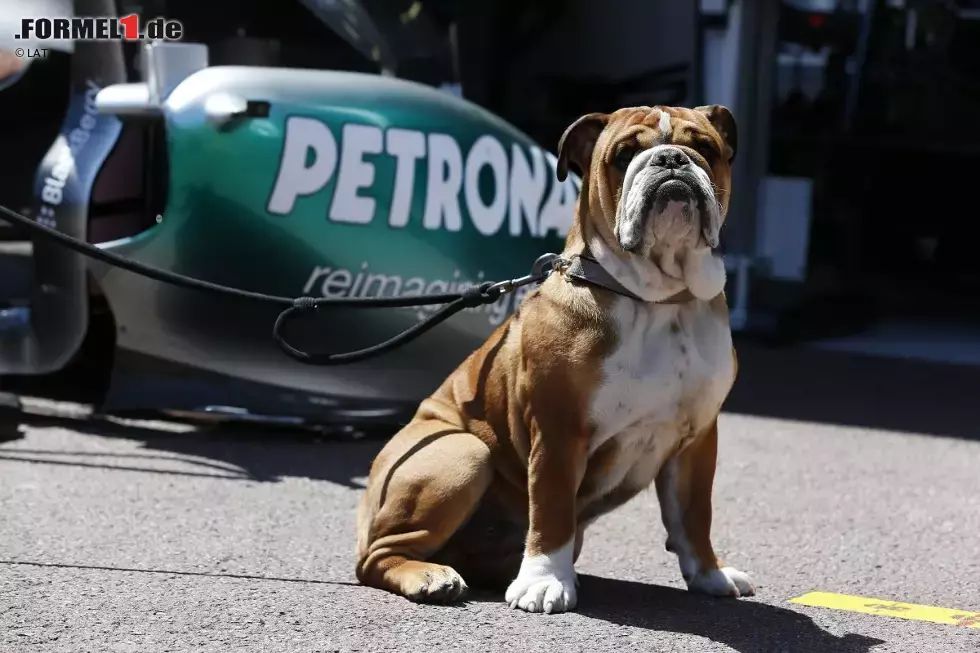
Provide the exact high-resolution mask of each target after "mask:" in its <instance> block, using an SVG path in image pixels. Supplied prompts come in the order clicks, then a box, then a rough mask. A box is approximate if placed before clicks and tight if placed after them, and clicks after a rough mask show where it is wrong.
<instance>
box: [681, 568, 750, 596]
mask: <svg viewBox="0 0 980 653" xmlns="http://www.w3.org/2000/svg"><path fill="white" fill-rule="evenodd" d="M687 588H688V589H689V590H691V591H692V592H700V593H702V594H710V595H711V596H733V597H735V598H738V597H740V596H752V595H754V594H755V586H754V585H753V584H752V579H751V578H749V575H748V574H746V573H745V572H741V571H739V570H738V569H735V568H734V567H723V568H721V569H711V570H709V571H702V572H700V573H699V574H697V575H696V576H694V578H692V579H691V580H690V581H688V583H687Z"/></svg>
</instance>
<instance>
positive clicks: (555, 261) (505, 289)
mask: <svg viewBox="0 0 980 653" xmlns="http://www.w3.org/2000/svg"><path fill="white" fill-rule="evenodd" d="M566 264H567V261H564V259H562V258H561V256H559V255H558V254H542V255H541V256H539V257H538V259H537V260H536V261H535V262H534V265H532V266H531V273H530V274H527V275H525V276H523V277H518V278H517V279H508V280H507V281H499V282H497V283H495V284H493V285H492V286H490V287H489V288H488V289H487V292H488V293H489V292H497V293H500V294H503V293H509V292H514V291H515V290H517V289H518V288H520V287H521V286H526V285H528V284H530V283H536V282H540V281H544V279H545V277H547V276H548V275H549V274H551V273H552V271H554V270H556V269H558V268H560V267H563V266H564V265H566Z"/></svg>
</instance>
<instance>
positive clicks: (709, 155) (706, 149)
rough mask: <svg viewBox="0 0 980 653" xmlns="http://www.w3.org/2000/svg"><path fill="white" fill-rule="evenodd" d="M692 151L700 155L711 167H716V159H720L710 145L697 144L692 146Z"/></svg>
mask: <svg viewBox="0 0 980 653" xmlns="http://www.w3.org/2000/svg"><path fill="white" fill-rule="evenodd" d="M692 149H693V150H694V151H695V152H697V153H698V154H700V155H701V157H702V158H703V159H704V160H705V161H706V162H707V163H708V165H709V166H710V165H714V162H715V159H716V158H717V157H718V152H716V151H715V148H714V146H713V145H709V144H708V143H695V144H694V145H692Z"/></svg>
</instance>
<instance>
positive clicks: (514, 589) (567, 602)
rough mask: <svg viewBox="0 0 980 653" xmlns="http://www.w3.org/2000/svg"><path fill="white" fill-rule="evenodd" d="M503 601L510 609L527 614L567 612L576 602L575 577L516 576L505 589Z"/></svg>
mask: <svg viewBox="0 0 980 653" xmlns="http://www.w3.org/2000/svg"><path fill="white" fill-rule="evenodd" d="M505 600H506V601H507V603H508V605H510V607H512V608H520V609H521V610H525V611H527V612H546V613H548V614H551V613H553V612H567V611H569V610H571V609H573V608H574V607H575V603H576V602H577V601H578V596H577V592H576V589H575V577H574V576H572V577H571V578H568V579H561V578H558V577H557V576H554V575H548V576H538V577H533V576H530V575H527V576H518V577H517V579H516V580H515V581H514V582H513V583H511V584H510V587H508V588H507V594H506V595H505Z"/></svg>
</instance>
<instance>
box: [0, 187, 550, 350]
mask: <svg viewBox="0 0 980 653" xmlns="http://www.w3.org/2000/svg"><path fill="white" fill-rule="evenodd" d="M0 213H3V214H4V215H5V216H6V217H5V218H4V219H5V220H7V221H9V222H13V223H16V224H19V225H21V226H23V227H25V228H27V229H28V230H29V231H31V232H33V233H35V234H38V235H41V236H42V237H44V238H47V239H48V240H51V241H54V242H56V243H58V244H60V245H62V246H64V247H67V248H68V249H71V250H74V251H76V252H78V253H79V254H82V255H84V256H87V257H89V258H93V259H95V260H97V261H102V262H103V263H106V264H108V265H111V266H114V267H117V268H121V269H123V270H127V271H129V272H132V273H134V274H138V275H140V276H143V277H147V278H148V279H153V280H155V281H159V282H161V283H167V284H170V285H173V286H178V287H180V288H187V289H189V290H201V291H205V292H210V293H214V294H218V295H227V296H230V297H237V298H240V299H250V300H254V301H260V302H267V303H270V304H278V305H279V306H285V307H286V308H285V309H284V310H283V311H282V312H281V313H280V314H279V317H278V318H276V322H275V325H274V326H273V327H272V338H273V340H275V341H276V344H277V345H279V348H280V349H282V350H283V352H285V353H286V355H287V356H289V357H290V358H292V359H293V360H296V361H299V362H301V363H306V364H308V365H344V364H348V363H355V362H357V361H362V360H365V359H367V358H372V357H374V356H378V355H380V354H383V353H385V352H387V351H390V350H392V349H394V348H396V347H400V346H401V345H404V344H407V343H408V342H410V341H412V340H414V339H415V338H418V337H419V336H421V335H422V334H423V333H425V332H426V331H428V330H429V329H432V328H433V327H435V326H437V325H438V324H440V323H442V322H444V321H446V320H447V319H449V318H450V317H452V316H453V315H455V314H456V313H458V312H460V311H462V310H463V309H465V308H473V307H476V306H482V305H485V304H492V303H494V302H495V301H497V300H498V299H499V298H500V296H501V295H503V294H505V293H510V292H513V291H515V290H517V289H518V288H520V287H521V286H526V285H528V284H531V283H536V282H539V281H542V280H544V278H545V277H546V276H548V274H549V273H550V272H551V270H552V269H553V267H554V264H555V263H556V262H557V261H558V260H559V258H560V257H559V256H558V255H557V254H545V255H543V256H541V257H539V258H538V260H537V261H535V262H534V267H533V268H532V269H531V273H530V274H528V275H526V276H523V277H519V278H517V279H510V280H508V281H501V282H498V283H493V282H492V281H487V282H484V283H482V284H480V285H479V286H475V287H472V288H468V289H467V290H464V291H463V292H455V293H440V294H433V295H418V296H412V297H296V298H293V297H280V296H277V295H267V294H264V293H259V292H252V291H250V290H241V289H239V288H230V287H228V286H222V285H220V284H216V283H211V282H210V281H202V280H201V279H194V278H192V277H187V276H184V275H182V274H177V273H176V272H168V271H167V270H161V269H160V268H155V267H152V266H149V265H144V264H143V263H140V262H138V261H134V260H132V259H128V258H125V257H123V256H119V255H118V254H114V253H112V252H107V251H105V250H103V249H99V248H98V247H95V246H94V245H91V244H89V243H86V242H83V241H81V240H78V239H77V238H72V237H71V236H69V235H67V234H64V233H62V232H60V231H58V230H56V229H51V228H50V227H46V226H45V225H43V224H40V223H38V222H35V221H34V220H31V219H30V218H28V217H26V216H23V215H21V214H20V213H17V212H16V211H13V210H11V209H8V208H7V207H5V206H3V205H0ZM434 304H445V305H444V306H443V307H442V308H440V309H439V310H438V311H436V312H435V313H433V314H432V315H430V316H428V317H427V318H425V319H424V320H422V321H421V322H418V323H417V324H415V325H413V326H412V327H411V328H409V329H406V330H405V331H403V332H402V333H399V334H398V335H396V336H395V337H393V338H390V339H388V340H386V341H384V342H381V343H378V344H377V345H373V346H371V347H365V348H364V349H358V350H356V351H349V352H344V353H339V354H330V353H326V352H323V353H319V352H318V353H312V352H305V351H302V350H300V349H297V348H295V347H293V346H292V345H290V344H289V343H288V342H286V340H285V338H284V337H283V335H282V331H283V329H284V328H285V326H286V324H287V323H288V322H289V321H290V320H291V319H295V318H296V317H298V316H299V315H300V314H302V313H311V312H316V311H317V310H318V309H320V308H322V307H325V306H349V307H353V308H405V307H411V306H432V305H434Z"/></svg>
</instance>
